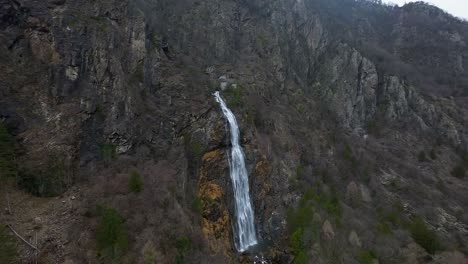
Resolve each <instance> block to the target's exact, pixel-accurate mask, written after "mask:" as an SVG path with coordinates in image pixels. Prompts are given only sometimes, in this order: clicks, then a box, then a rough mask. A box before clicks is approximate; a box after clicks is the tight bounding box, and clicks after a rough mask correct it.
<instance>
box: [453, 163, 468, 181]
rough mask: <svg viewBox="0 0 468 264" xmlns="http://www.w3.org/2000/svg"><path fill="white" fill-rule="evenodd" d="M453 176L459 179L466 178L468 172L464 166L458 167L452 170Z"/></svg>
mask: <svg viewBox="0 0 468 264" xmlns="http://www.w3.org/2000/svg"><path fill="white" fill-rule="evenodd" d="M452 175H453V176H454V177H457V178H460V179H461V178H464V177H465V176H466V171H465V168H464V167H463V165H457V166H455V168H453V170H452Z"/></svg>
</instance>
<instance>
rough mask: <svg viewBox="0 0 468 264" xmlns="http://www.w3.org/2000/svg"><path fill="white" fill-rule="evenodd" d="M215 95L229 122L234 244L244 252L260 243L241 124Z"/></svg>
mask: <svg viewBox="0 0 468 264" xmlns="http://www.w3.org/2000/svg"><path fill="white" fill-rule="evenodd" d="M214 96H215V99H216V101H217V102H218V103H219V105H220V106H221V110H222V111H223V115H224V117H225V118H226V120H227V121H228V123H229V131H230V136H231V137H230V139H231V153H230V155H229V173H230V176H231V181H232V186H233V189H234V199H235V203H234V204H235V228H234V244H235V246H236V249H237V250H238V251H239V252H244V251H246V250H247V249H249V248H250V247H252V246H254V245H256V244H257V243H258V241H257V235H256V232H255V225H254V211H253V208H252V203H251V201H250V194H249V175H248V174H247V169H246V167H245V158H244V152H243V150H242V147H241V145H240V143H239V126H238V124H237V120H236V117H235V116H234V114H233V113H232V111H231V110H230V109H229V108H228V107H227V105H226V102H224V100H223V98H222V97H221V95H220V94H219V92H215V93H214Z"/></svg>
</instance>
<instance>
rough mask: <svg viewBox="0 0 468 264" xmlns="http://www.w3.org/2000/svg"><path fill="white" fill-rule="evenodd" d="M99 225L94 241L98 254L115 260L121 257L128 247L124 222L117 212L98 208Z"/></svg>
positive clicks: (104, 207) (105, 207) (106, 208)
mask: <svg viewBox="0 0 468 264" xmlns="http://www.w3.org/2000/svg"><path fill="white" fill-rule="evenodd" d="M97 213H98V215H99V218H100V219H99V225H98V227H97V229H96V241H97V247H98V251H99V253H100V254H103V255H104V257H110V258H112V259H115V258H117V257H119V256H122V255H123V254H124V252H125V251H126V250H127V247H128V238H127V231H126V230H125V226H124V220H123V218H122V216H121V215H120V214H119V212H117V210H115V209H113V208H111V207H107V206H98V208H97Z"/></svg>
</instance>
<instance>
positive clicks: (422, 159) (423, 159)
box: [418, 150, 428, 162]
mask: <svg viewBox="0 0 468 264" xmlns="http://www.w3.org/2000/svg"><path fill="white" fill-rule="evenodd" d="M418 161H419V162H426V161H428V159H427V157H426V152H424V151H423V150H421V151H420V152H419V154H418Z"/></svg>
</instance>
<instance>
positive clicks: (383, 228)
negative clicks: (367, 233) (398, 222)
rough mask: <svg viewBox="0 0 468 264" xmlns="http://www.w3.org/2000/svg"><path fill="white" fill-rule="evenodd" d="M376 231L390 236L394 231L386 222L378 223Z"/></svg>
mask: <svg viewBox="0 0 468 264" xmlns="http://www.w3.org/2000/svg"><path fill="white" fill-rule="evenodd" d="M376 229H377V232H379V233H380V234H383V235H390V234H391V233H392V229H391V228H390V226H389V225H388V224H387V223H386V222H383V223H378V224H377V226H376Z"/></svg>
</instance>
